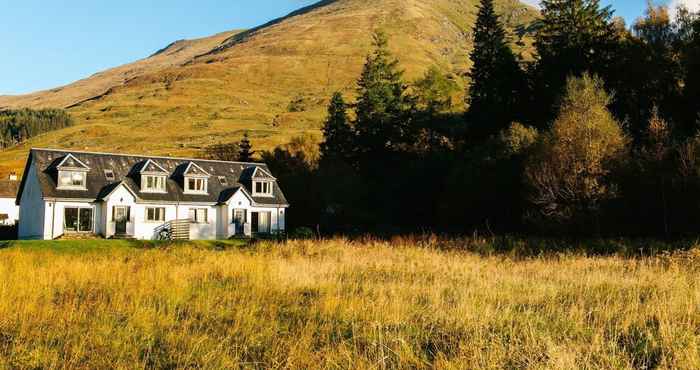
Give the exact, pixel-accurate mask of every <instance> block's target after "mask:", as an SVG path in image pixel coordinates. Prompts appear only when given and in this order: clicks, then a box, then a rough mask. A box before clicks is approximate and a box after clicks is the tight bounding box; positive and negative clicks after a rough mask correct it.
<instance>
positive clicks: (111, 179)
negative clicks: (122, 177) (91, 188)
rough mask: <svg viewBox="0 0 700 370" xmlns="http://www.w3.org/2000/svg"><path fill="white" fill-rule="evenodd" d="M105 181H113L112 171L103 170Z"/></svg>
mask: <svg viewBox="0 0 700 370" xmlns="http://www.w3.org/2000/svg"><path fill="white" fill-rule="evenodd" d="M105 179H107V181H114V171H112V170H105Z"/></svg>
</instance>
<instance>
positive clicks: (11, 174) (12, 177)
mask: <svg viewBox="0 0 700 370" xmlns="http://www.w3.org/2000/svg"><path fill="white" fill-rule="evenodd" d="M9 179H10V181H17V173H16V172H10V177H9Z"/></svg>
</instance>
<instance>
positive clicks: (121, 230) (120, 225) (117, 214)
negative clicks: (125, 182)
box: [114, 206, 129, 235]
mask: <svg viewBox="0 0 700 370" xmlns="http://www.w3.org/2000/svg"><path fill="white" fill-rule="evenodd" d="M128 220H129V207H125V206H114V233H115V234H122V235H123V234H126V223H127V221H128Z"/></svg>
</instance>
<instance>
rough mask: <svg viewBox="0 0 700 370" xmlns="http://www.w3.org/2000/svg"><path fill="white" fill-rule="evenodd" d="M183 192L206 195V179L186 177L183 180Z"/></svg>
mask: <svg viewBox="0 0 700 370" xmlns="http://www.w3.org/2000/svg"><path fill="white" fill-rule="evenodd" d="M185 192H187V193H206V192H207V179H204V178H197V177H188V178H186V179H185Z"/></svg>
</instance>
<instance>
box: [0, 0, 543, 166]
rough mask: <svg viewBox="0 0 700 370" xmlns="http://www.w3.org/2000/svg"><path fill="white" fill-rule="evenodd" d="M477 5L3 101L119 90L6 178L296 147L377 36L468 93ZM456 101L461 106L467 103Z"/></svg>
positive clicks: (292, 26)
mask: <svg viewBox="0 0 700 370" xmlns="http://www.w3.org/2000/svg"><path fill="white" fill-rule="evenodd" d="M496 3H497V6H498V8H499V9H500V10H501V11H502V13H504V14H507V15H508V19H512V24H511V26H515V25H517V24H522V23H528V22H530V21H532V20H533V19H534V14H535V11H534V10H533V9H532V8H525V7H524V6H523V5H522V4H519V3H518V2H517V1H515V0H498V1H497V2H496ZM477 4H478V1H477V0H430V1H425V0H371V1H368V0H339V1H336V2H333V3H332V4H330V5H328V6H326V7H321V8H318V9H315V10H313V11H312V12H310V13H307V14H304V15H301V16H297V17H293V18H289V19H287V20H285V21H283V22H281V23H278V24H276V25H274V26H271V27H268V28H265V29H263V30H261V31H260V32H259V33H257V34H256V35H255V36H254V37H252V38H250V39H249V40H247V41H246V42H244V43H241V44H237V45H235V46H234V47H232V48H229V49H227V50H226V51H225V52H223V53H219V54H214V55H209V56H205V57H201V58H198V59H196V60H195V61H194V62H192V63H186V62H188V61H190V60H191V58H192V57H193V56H194V55H198V54H202V53H206V51H207V50H210V49H213V48H214V47H215V46H217V45H219V44H220V43H221V42H222V41H223V40H224V39H225V38H226V37H227V36H230V35H231V34H232V33H233V32H229V33H227V34H221V35H216V36H212V37H209V38H204V39H201V40H195V41H191V42H182V43H180V44H176V45H173V46H172V47H171V48H170V49H169V51H167V52H165V53H162V54H159V55H157V56H155V57H152V58H149V59H146V60H144V61H140V62H137V63H134V64H130V65H127V66H123V67H118V68H116V69H113V70H110V71H107V72H105V73H102V74H99V75H96V76H93V77H91V78H88V79H86V80H83V81H80V82H78V83H75V84H72V85H69V86H66V87H64V88H61V89H60V90H58V91H49V92H42V93H39V94H35V95H29V96H24V97H13V98H8V97H0V107H2V106H25V105H30V106H46V105H49V106H57V105H58V106H66V105H70V104H73V103H75V102H76V101H79V100H82V99H85V98H88V97H91V96H94V95H96V94H99V93H102V92H104V91H105V90H107V89H108V88H109V87H113V86H116V87H115V88H114V89H112V90H111V91H110V93H109V94H108V95H106V96H104V97H102V98H100V99H98V100H94V101H88V102H85V103H83V104H80V105H78V106H77V107H74V108H71V109H70V112H71V114H72V115H73V116H74V117H75V119H76V123H77V125H76V126H75V127H73V128H70V129H65V130H60V131H56V132H53V133H49V134H47V135H44V136H42V137H37V138H34V139H32V140H30V141H29V142H28V143H27V144H26V145H23V146H21V147H18V148H15V149H13V150H9V151H4V152H2V153H0V177H2V176H3V174H6V173H8V172H9V171H12V170H15V171H19V170H21V169H22V165H23V163H24V160H25V159H26V155H27V152H28V150H29V147H30V146H35V147H59V148H72V149H87V150H98V151H120V152H135V153H146V154H157V155H167V154H171V155H178V156H191V155H194V154H197V153H198V151H199V148H201V147H203V146H206V145H209V144H212V143H217V142H230V141H234V140H238V139H240V138H241V136H242V135H243V133H244V132H245V131H250V132H251V136H252V138H253V144H254V145H255V146H256V148H257V149H271V148H273V147H274V146H276V145H279V144H285V143H288V142H289V140H290V139H291V138H292V137H294V136H298V135H300V134H302V133H307V132H311V133H316V134H318V133H319V128H320V127H321V124H322V120H323V117H324V115H325V112H326V104H327V101H328V99H329V97H330V96H331V95H332V93H333V92H334V91H336V90H342V91H343V92H345V94H346V96H347V97H350V96H351V95H352V94H353V91H354V83H355V81H356V80H357V78H358V76H359V74H360V71H361V69H362V65H363V63H364V60H365V56H366V55H367V54H368V53H369V52H370V50H371V42H370V41H371V33H372V31H373V30H375V29H383V30H385V31H386V32H387V33H388V34H389V35H390V37H391V43H390V46H391V49H392V52H393V53H394V54H395V55H396V56H397V57H398V58H399V59H400V61H401V67H402V68H404V69H405V70H406V78H407V79H408V80H413V79H415V78H417V77H419V76H421V75H422V74H423V73H424V72H425V71H426V70H427V69H428V68H429V67H431V66H433V65H436V66H438V67H439V68H440V69H441V70H442V71H444V72H445V73H450V74H452V75H453V76H454V78H455V79H456V81H457V82H458V83H459V84H461V85H462V87H464V86H465V80H464V78H465V72H466V71H467V70H468V68H469V60H468V55H469V52H470V50H471V48H472V45H471V40H470V36H469V34H470V33H471V28H472V25H473V22H474V20H475V14H476V5H477ZM528 9H529V10H528ZM523 12H524V13H523ZM514 46H515V45H514ZM181 49H182V50H181ZM529 50H531V47H530V46H529V41H527V40H526V44H525V45H524V46H518V47H517V51H518V52H521V51H522V52H524V53H525V54H526V55H527V54H528V51H529ZM299 95H301V96H303V97H304V98H305V99H304V101H305V107H304V108H305V110H304V111H302V112H289V111H288V109H287V108H288V106H289V103H290V101H292V99H293V98H294V97H296V96H299ZM458 95H459V94H458ZM454 100H455V102H461V101H462V97H461V95H460V96H456V97H455V99H454ZM461 108H462V107H460V106H458V107H456V109H461Z"/></svg>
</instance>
